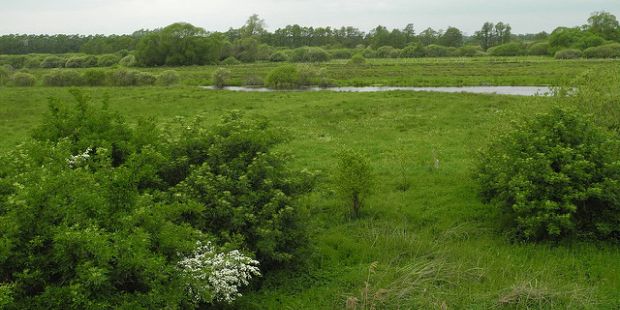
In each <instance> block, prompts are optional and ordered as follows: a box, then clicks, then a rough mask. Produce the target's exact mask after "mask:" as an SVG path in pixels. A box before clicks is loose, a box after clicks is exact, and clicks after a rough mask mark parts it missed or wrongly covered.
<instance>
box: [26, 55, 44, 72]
mask: <svg viewBox="0 0 620 310" xmlns="http://www.w3.org/2000/svg"><path fill="white" fill-rule="evenodd" d="M42 61H43V59H42V58H41V57H38V56H30V57H28V59H27V60H26V61H25V62H24V68H27V69H36V68H40V67H41V62H42Z"/></svg>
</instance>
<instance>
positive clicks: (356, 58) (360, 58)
mask: <svg viewBox="0 0 620 310" xmlns="http://www.w3.org/2000/svg"><path fill="white" fill-rule="evenodd" d="M365 63H366V58H364V55H362V54H355V55H353V57H351V60H349V62H348V64H350V65H354V66H359V65H363V64H365Z"/></svg>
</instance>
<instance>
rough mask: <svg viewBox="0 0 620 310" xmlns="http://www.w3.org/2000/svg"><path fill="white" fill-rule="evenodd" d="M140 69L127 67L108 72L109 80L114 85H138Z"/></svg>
mask: <svg viewBox="0 0 620 310" xmlns="http://www.w3.org/2000/svg"><path fill="white" fill-rule="evenodd" d="M138 74H139V72H138V71H135V70H127V69H125V68H122V69H117V70H113V71H109V72H108V81H109V84H110V85H113V86H136V85H138Z"/></svg>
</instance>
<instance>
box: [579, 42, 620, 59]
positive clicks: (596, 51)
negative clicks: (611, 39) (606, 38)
mask: <svg viewBox="0 0 620 310" xmlns="http://www.w3.org/2000/svg"><path fill="white" fill-rule="evenodd" d="M583 55H584V56H585V57H586V58H620V43H611V44H605V45H601V46H596V47H590V48H588V49H586V50H585V51H583Z"/></svg>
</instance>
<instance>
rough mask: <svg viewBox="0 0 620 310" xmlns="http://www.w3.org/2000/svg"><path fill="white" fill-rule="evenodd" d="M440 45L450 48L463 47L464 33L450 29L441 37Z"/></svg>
mask: <svg viewBox="0 0 620 310" xmlns="http://www.w3.org/2000/svg"><path fill="white" fill-rule="evenodd" d="M439 44H441V45H443V46H450V47H461V46H463V33H462V32H461V30H459V29H458V28H455V27H448V29H446V32H444V33H443V35H441V37H439Z"/></svg>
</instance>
